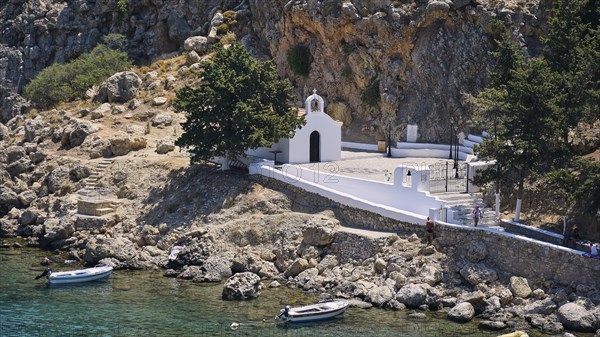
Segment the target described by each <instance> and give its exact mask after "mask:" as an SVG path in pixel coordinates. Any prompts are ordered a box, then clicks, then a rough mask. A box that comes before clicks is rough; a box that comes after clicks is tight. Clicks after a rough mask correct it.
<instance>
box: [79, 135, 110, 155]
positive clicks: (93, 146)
mask: <svg viewBox="0 0 600 337" xmlns="http://www.w3.org/2000/svg"><path fill="white" fill-rule="evenodd" d="M83 147H84V148H85V149H86V150H87V151H88V153H89V155H90V158H91V159H94V158H100V157H110V156H112V154H113V153H112V150H111V148H110V140H108V139H106V138H101V137H99V136H96V135H94V136H92V137H89V138H88V139H87V140H86V141H85V143H84V144H83Z"/></svg>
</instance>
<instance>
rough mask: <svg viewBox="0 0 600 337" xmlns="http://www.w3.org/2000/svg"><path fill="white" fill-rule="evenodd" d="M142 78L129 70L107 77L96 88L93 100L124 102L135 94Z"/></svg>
mask: <svg viewBox="0 0 600 337" xmlns="http://www.w3.org/2000/svg"><path fill="white" fill-rule="evenodd" d="M141 84H142V79H140V77H139V76H138V75H137V74H136V73H134V72H131V71H123V72H120V73H116V74H114V75H112V76H111V77H109V78H108V79H107V80H106V81H105V82H104V83H102V85H100V88H99V89H98V92H97V93H96V95H95V96H94V101H96V102H100V103H104V102H109V103H124V102H127V101H129V100H131V99H133V98H134V97H135V96H137V94H138V91H139V88H140V86H141Z"/></svg>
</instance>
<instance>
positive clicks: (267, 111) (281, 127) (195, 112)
mask: <svg viewBox="0 0 600 337" xmlns="http://www.w3.org/2000/svg"><path fill="white" fill-rule="evenodd" d="M200 76H202V82H201V84H200V86H199V87H198V88H195V89H193V88H190V87H184V88H182V89H181V90H179V91H178V92H177V98H176V99H175V102H174V107H175V110H176V111H178V112H184V113H185V114H186V117H187V120H186V122H185V123H183V124H182V126H183V133H182V135H181V136H180V137H179V139H177V141H176V144H177V145H178V146H181V147H185V148H187V151H188V152H189V153H190V154H191V160H192V162H199V161H203V160H208V159H210V158H213V157H225V158H226V159H233V158H237V157H238V156H241V155H243V154H244V151H245V150H246V149H255V148H258V147H266V146H270V145H271V144H273V143H274V142H276V141H278V140H279V139H280V138H290V137H293V135H294V131H295V129H296V128H298V127H300V126H302V124H303V123H304V120H303V119H300V118H298V114H297V110H296V108H294V107H293V106H292V104H291V102H292V99H293V97H292V95H291V91H292V87H291V84H290V83H289V81H288V80H285V79H283V80H282V79H280V78H279V76H278V74H277V71H276V69H275V66H274V64H273V63H272V62H271V61H267V62H260V61H258V60H256V59H253V58H252V57H251V56H250V54H249V53H248V51H246V50H245V49H244V48H243V47H242V46H241V45H240V44H238V43H234V44H232V45H230V46H229V48H220V49H219V50H218V51H217V52H216V54H215V55H214V57H213V58H212V59H211V60H210V61H209V62H208V63H207V64H206V65H205V67H204V71H203V72H202V73H201V74H200Z"/></svg>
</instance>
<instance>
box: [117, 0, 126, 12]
mask: <svg viewBox="0 0 600 337" xmlns="http://www.w3.org/2000/svg"><path fill="white" fill-rule="evenodd" d="M117 11H118V12H119V13H120V14H125V13H127V0H117Z"/></svg>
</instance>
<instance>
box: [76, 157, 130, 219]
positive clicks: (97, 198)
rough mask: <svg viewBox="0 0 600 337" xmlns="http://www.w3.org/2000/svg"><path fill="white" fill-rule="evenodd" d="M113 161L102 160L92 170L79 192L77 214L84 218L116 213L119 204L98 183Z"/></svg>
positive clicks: (107, 190) (108, 191)
mask: <svg viewBox="0 0 600 337" xmlns="http://www.w3.org/2000/svg"><path fill="white" fill-rule="evenodd" d="M113 161H114V159H107V158H105V159H102V160H100V161H99V162H98V163H97V164H96V167H95V168H93V169H92V170H91V171H92V172H91V174H90V176H89V177H87V178H86V179H85V180H84V182H85V188H83V189H81V190H79V191H78V192H77V193H78V194H79V200H78V201H77V214H80V215H86V216H103V215H106V214H110V213H113V212H115V211H116V209H117V207H119V205H120V204H121V202H120V201H119V200H117V199H115V198H113V196H112V193H111V192H110V190H109V189H104V188H101V187H100V186H99V184H98V181H99V180H100V179H101V178H102V176H103V174H104V172H105V171H106V169H107V168H108V167H109V166H110V165H112V163H113Z"/></svg>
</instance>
